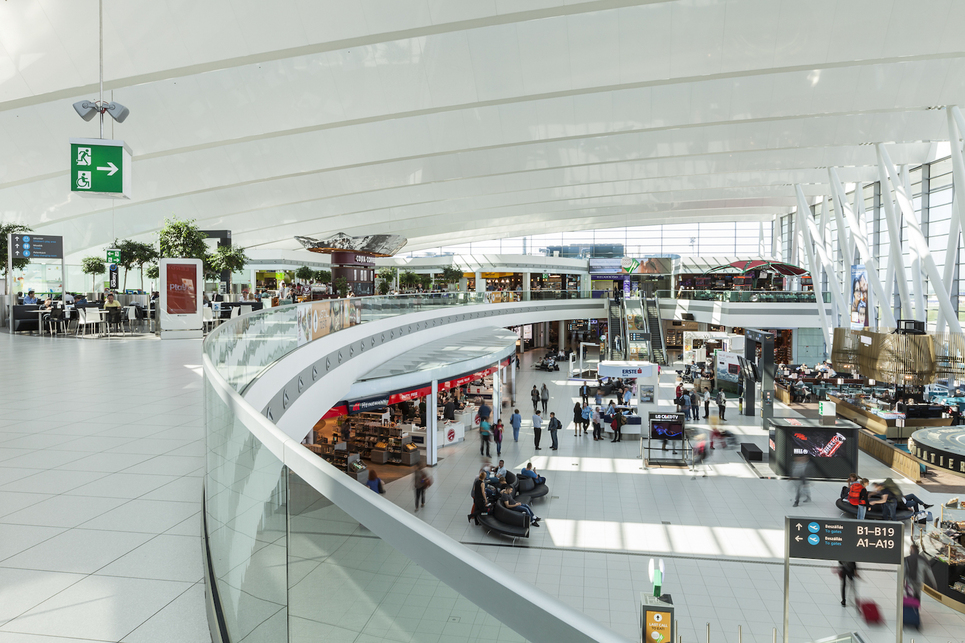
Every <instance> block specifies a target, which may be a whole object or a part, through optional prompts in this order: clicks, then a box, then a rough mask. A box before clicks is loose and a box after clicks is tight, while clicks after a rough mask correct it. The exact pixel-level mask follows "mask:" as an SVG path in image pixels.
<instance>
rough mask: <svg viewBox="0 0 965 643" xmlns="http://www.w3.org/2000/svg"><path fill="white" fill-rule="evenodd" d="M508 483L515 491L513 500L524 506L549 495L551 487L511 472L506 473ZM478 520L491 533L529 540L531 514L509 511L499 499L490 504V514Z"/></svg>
mask: <svg viewBox="0 0 965 643" xmlns="http://www.w3.org/2000/svg"><path fill="white" fill-rule="evenodd" d="M506 483H507V484H508V485H509V486H510V487H512V489H513V499H514V500H515V501H516V502H519V503H521V504H524V505H529V504H530V503H531V502H532V501H533V500H535V499H536V498H542V497H544V496H546V495H547V494H549V487H547V486H546V483H545V482H540V483H537V482H536V481H535V480H533V479H532V478H526V477H522V476H517V475H516V474H514V473H512V472H511V471H507V472H506ZM478 519H479V524H480V525H481V526H483V527H485V528H486V530H487V531H489V532H496V533H499V534H503V535H505V536H511V537H512V538H513V540H514V541H515V540H516V539H517V538H529V528H530V517H529V514H528V513H526V512H523V511H513V510H512V509H507V508H506V507H504V506H503V503H502V502H501V501H500V500H498V499H497V500H496V501H495V502H492V503H490V511H489V513H486V514H480V515H479V516H478Z"/></svg>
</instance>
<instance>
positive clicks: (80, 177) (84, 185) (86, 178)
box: [77, 172, 90, 190]
mask: <svg viewBox="0 0 965 643" xmlns="http://www.w3.org/2000/svg"><path fill="white" fill-rule="evenodd" d="M77 189H78V190H89V189H90V172H78V173H77Z"/></svg>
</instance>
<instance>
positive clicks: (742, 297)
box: [657, 290, 831, 304]
mask: <svg viewBox="0 0 965 643" xmlns="http://www.w3.org/2000/svg"><path fill="white" fill-rule="evenodd" d="M657 295H658V296H659V297H662V298H665V299H689V300H694V301H727V302H735V303H752V304H757V303H761V304H763V303H772V304H775V303H776V304H796V303H814V302H816V301H817V299H816V298H815V293H814V292H813V291H809V290H800V291H791V290H786V291H785V290H678V291H676V292H671V291H669V290H661V291H659V292H658V293H657ZM821 295H822V299H823V300H824V303H826V304H830V303H831V293H828V292H825V293H821Z"/></svg>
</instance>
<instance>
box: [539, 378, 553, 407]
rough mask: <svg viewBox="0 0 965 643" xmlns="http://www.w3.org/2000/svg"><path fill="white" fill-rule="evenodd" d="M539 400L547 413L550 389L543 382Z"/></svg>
mask: <svg viewBox="0 0 965 643" xmlns="http://www.w3.org/2000/svg"><path fill="white" fill-rule="evenodd" d="M539 401H540V402H541V403H542V404H543V413H546V407H547V406H549V403H550V390H549V389H548V388H546V384H543V388H541V389H540V391H539Z"/></svg>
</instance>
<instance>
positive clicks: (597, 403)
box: [593, 387, 603, 406]
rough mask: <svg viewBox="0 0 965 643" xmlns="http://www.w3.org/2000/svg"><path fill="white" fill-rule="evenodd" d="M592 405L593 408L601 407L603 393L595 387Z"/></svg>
mask: <svg viewBox="0 0 965 643" xmlns="http://www.w3.org/2000/svg"><path fill="white" fill-rule="evenodd" d="M593 404H594V405H595V406H603V392H602V391H600V388H599V387H597V389H596V395H594V396H593Z"/></svg>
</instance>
